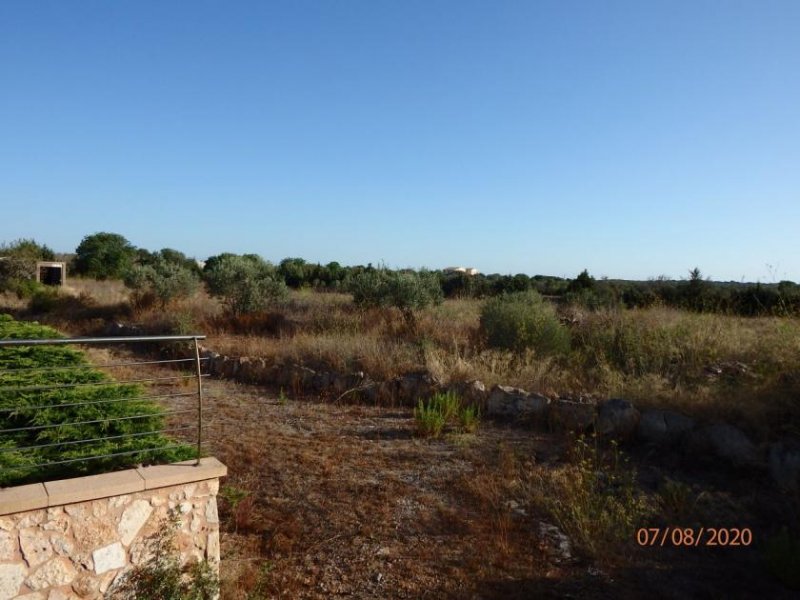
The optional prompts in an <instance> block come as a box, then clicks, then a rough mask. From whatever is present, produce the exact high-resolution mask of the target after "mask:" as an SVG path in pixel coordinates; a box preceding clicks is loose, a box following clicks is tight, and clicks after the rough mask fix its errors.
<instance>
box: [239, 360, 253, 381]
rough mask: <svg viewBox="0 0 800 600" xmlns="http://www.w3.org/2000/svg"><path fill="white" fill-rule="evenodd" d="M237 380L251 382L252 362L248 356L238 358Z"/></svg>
mask: <svg viewBox="0 0 800 600" xmlns="http://www.w3.org/2000/svg"><path fill="white" fill-rule="evenodd" d="M237 379H238V380H239V381H244V382H246V383H252V382H253V361H252V360H251V359H250V357H249V356H241V357H239V371H238V376H237Z"/></svg>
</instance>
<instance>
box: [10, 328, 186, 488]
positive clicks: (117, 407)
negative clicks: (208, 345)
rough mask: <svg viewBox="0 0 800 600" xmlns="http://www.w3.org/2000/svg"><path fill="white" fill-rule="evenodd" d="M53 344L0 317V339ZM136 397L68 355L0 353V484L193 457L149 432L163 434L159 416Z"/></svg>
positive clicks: (45, 333)
mask: <svg viewBox="0 0 800 600" xmlns="http://www.w3.org/2000/svg"><path fill="white" fill-rule="evenodd" d="M58 337H61V336H60V335H59V334H58V332H56V331H55V330H53V329H50V328H48V327H43V326H41V325H39V324H38V323H20V322H17V321H14V320H13V319H12V318H11V317H10V316H8V315H0V339H5V338H8V339H36V338H58ZM30 367H32V368H33V369H32V370H31V369H30ZM59 367H65V368H59ZM41 388H45V389H41ZM143 396H145V394H144V390H143V389H142V388H141V386H139V385H131V384H117V383H115V382H114V381H113V380H112V379H111V378H109V377H108V376H107V375H105V374H104V373H102V372H100V371H98V370H96V369H93V368H92V367H91V365H90V364H89V363H88V362H87V360H86V358H85V357H84V355H83V354H82V353H81V352H78V351H77V350H74V349H72V348H67V347H64V346H14V347H7V348H2V349H0V429H3V430H6V433H4V434H3V438H2V441H0V447H1V448H2V452H0V485H2V486H6V485H17V484H20V483H25V482H27V481H31V480H42V479H49V478H52V477H58V478H64V477H69V476H75V475H87V474H92V473H98V472H103V471H108V470H114V469H117V468H124V467H127V466H130V465H135V464H140V463H146V464H152V463H153V462H174V461H176V460H184V459H188V458H191V457H193V456H194V455H195V453H194V449H193V448H190V447H188V446H183V445H178V447H177V448H176V447H175V446H176V443H175V442H174V441H173V440H171V439H169V438H167V437H165V436H163V435H161V434H159V433H150V432H158V431H161V430H163V429H164V418H163V416H162V412H163V411H162V409H161V408H160V407H158V406H157V405H156V404H154V403H153V402H151V401H148V400H143V399H142V397H143ZM134 416H135V417H136V418H131V417H134ZM32 427H33V429H30V428H32ZM84 440H90V442H89V443H87V442H85V441H84ZM111 454H116V455H117V456H109V455H111ZM99 456H103V458H97V457H99ZM64 461H68V462H64Z"/></svg>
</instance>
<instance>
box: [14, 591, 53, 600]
mask: <svg viewBox="0 0 800 600" xmlns="http://www.w3.org/2000/svg"><path fill="white" fill-rule="evenodd" d="M46 598H47V596H45V595H44V593H42V592H33V593H31V594H25V595H23V596H17V600H46Z"/></svg>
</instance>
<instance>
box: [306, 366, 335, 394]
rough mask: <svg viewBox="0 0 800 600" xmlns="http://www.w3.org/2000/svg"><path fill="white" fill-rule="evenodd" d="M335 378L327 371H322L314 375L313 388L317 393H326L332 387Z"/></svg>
mask: <svg viewBox="0 0 800 600" xmlns="http://www.w3.org/2000/svg"><path fill="white" fill-rule="evenodd" d="M332 379H333V376H332V375H331V374H330V373H328V372H327V371H322V372H318V373H315V374H314V377H313V378H312V379H311V388H312V389H313V390H314V391H315V392H324V391H325V390H327V389H328V387H330V385H331V381H332Z"/></svg>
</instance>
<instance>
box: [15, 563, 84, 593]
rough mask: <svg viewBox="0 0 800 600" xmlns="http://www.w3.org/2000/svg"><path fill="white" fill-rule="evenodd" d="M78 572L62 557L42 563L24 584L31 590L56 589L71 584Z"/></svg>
mask: <svg viewBox="0 0 800 600" xmlns="http://www.w3.org/2000/svg"><path fill="white" fill-rule="evenodd" d="M77 574H78V572H77V571H76V570H75V567H73V566H72V563H71V562H70V561H69V560H68V559H66V558H62V557H58V558H54V559H53V560H51V561H49V562H46V563H44V564H43V565H42V566H41V567H39V568H38V569H37V570H36V571H35V572H34V573H33V575H31V576H30V577H28V580H27V581H26V582H25V584H26V585H27V586H28V587H29V588H31V589H32V590H43V589H46V588H49V587H58V586H61V585H68V584H70V583H72V581H73V580H74V579H75V576H76V575H77Z"/></svg>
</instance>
